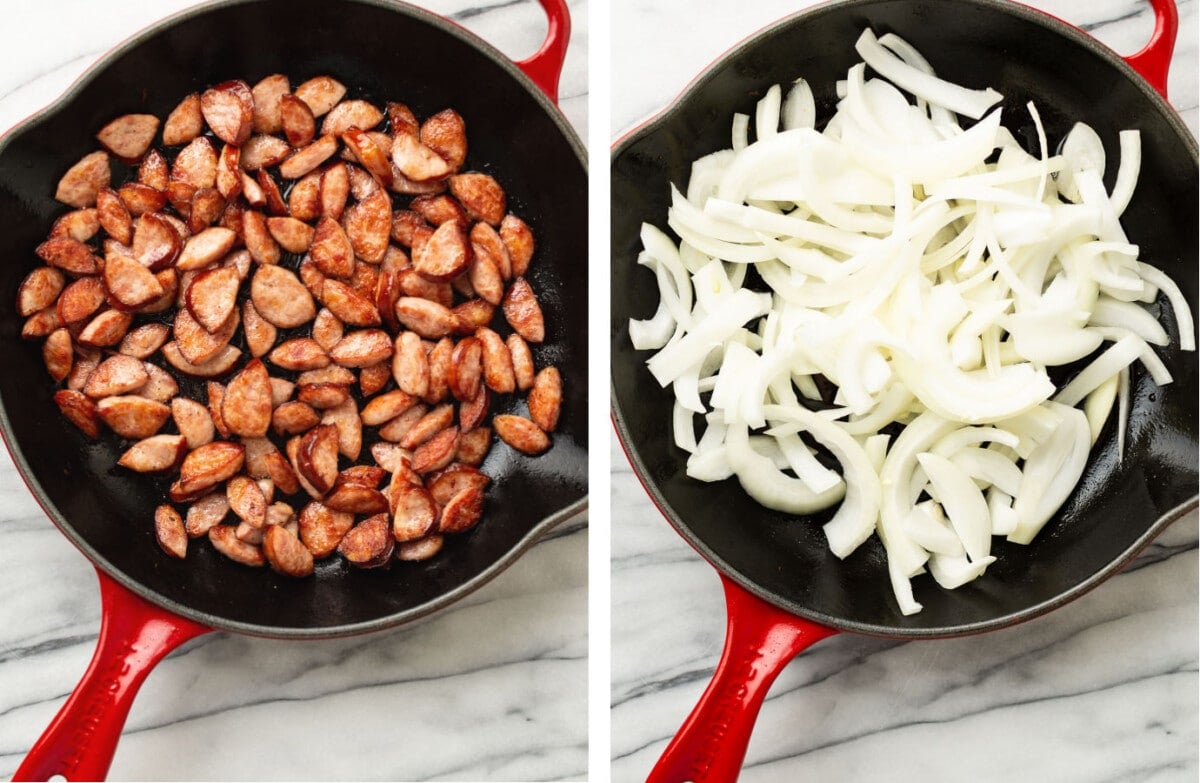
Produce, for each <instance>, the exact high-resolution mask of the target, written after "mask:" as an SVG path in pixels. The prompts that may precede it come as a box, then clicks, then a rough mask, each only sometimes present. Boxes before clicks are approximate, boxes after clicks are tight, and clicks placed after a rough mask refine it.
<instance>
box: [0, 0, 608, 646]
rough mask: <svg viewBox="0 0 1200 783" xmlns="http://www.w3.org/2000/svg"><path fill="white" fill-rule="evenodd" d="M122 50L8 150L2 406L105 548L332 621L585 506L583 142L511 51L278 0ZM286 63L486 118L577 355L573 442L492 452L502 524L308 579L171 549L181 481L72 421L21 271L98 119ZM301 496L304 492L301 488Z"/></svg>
mask: <svg viewBox="0 0 1200 783" xmlns="http://www.w3.org/2000/svg"><path fill="white" fill-rule="evenodd" d="M112 57H113V59H112V60H111V61H109V62H108V64H107V65H106V66H104V67H103V68H101V69H100V70H98V71H97V72H94V73H93V74H91V75H90V76H89V77H88V83H86V84H85V85H83V86H82V87H80V88H77V89H75V91H74V92H73V93H72V94H71V95H69V96H68V97H67V99H66V101H65V102H64V103H62V104H59V105H57V106H56V107H55V108H54V109H52V110H51V111H50V112H48V113H47V114H45V115H43V116H41V117H39V118H37V119H36V120H35V121H34V122H33V123H32V124H30V125H26V126H24V127H23V128H22V129H21V130H20V132H19V133H18V134H14V136H13V137H12V138H10V139H9V140H8V143H7V146H6V147H5V148H4V149H3V151H2V152H0V225H2V226H3V230H2V231H0V237H2V239H0V248H3V254H4V256H5V257H6V258H7V259H8V261H7V263H5V264H4V265H3V268H2V269H0V302H2V303H3V305H2V306H0V346H2V347H0V356H2V357H3V362H4V366H5V371H4V373H2V374H0V400H2V401H3V408H2V413H3V424H4V427H5V430H6V437H7V438H8V441H9V443H10V445H11V446H13V447H14V448H13V451H14V455H15V457H16V460H17V464H18V466H19V467H20V468H21V469H22V471H23V472H24V474H25V476H26V478H27V480H28V481H29V484H30V486H31V488H32V489H33V491H34V492H35V494H37V495H38V496H39V500H40V501H41V502H42V505H43V506H44V507H45V508H46V509H47V511H48V512H49V513H50V514H51V516H52V518H53V519H54V521H55V522H56V523H57V524H58V526H59V527H60V528H62V529H63V531H64V532H65V533H67V535H68V536H70V537H71V539H72V540H73V541H74V542H75V543H76V544H77V545H79V546H80V547H81V548H82V549H83V550H84V552H85V553H86V554H87V555H88V556H89V557H91V558H92V559H93V560H95V561H96V562H98V563H99V564H100V565H101V566H102V567H104V568H105V570H107V571H109V572H110V573H111V574H113V575H114V576H116V577H117V579H118V580H119V581H121V582H122V583H124V584H126V586H129V587H132V588H133V589H134V590H135V591H137V592H139V593H141V594H143V595H144V596H146V597H149V598H151V599H152V600H154V601H155V602H157V603H159V604H161V605H164V606H166V607H167V608H170V609H173V610H175V611H177V612H180V613H182V614H185V615H187V616H189V617H191V618H193V619H196V620H199V621H201V622H204V623H207V624H211V625H215V626H217V627H221V628H225V629H229V630H238V631H244V632H248V633H256V634H265V635H277V636H328V635H335V634H345V633H352V632H358V631H365V630H371V629H374V628H381V627H386V626H389V625H395V624H397V623H399V622H403V621H407V620H410V619H415V618H417V617H420V616H423V615H425V614H427V613H429V612H431V611H433V610H434V609H437V608H439V607H441V606H443V605H445V604H446V603H449V602H450V601H452V600H454V599H455V598H457V597H458V596H461V595H462V594H463V593H465V592H467V591H469V590H470V589H472V588H473V587H475V586H478V585H479V584H481V583H482V582H483V581H486V579H487V578H489V577H490V576H492V575H494V574H495V573H496V572H498V571H499V570H500V569H502V568H503V567H504V566H505V565H507V564H508V563H510V562H511V561H512V560H513V559H515V557H516V556H517V555H518V554H519V553H520V552H521V551H523V550H524V549H525V548H526V547H527V546H528V545H529V544H530V543H531V542H532V541H533V540H534V539H536V538H537V536H538V535H539V534H540V533H542V532H543V531H544V530H546V529H548V527H549V526H550V525H551V524H553V523H554V522H557V521H560V520H561V519H562V518H564V517H565V516H567V515H569V514H570V513H572V512H575V511H577V510H579V509H580V508H581V507H582V506H583V504H584V502H585V500H584V499H585V497H586V494H587V416H586V414H587V398H586V388H587V352H586V330H587V309H588V308H587V289H586V286H585V277H584V275H583V274H582V273H581V272H580V270H581V269H582V266H581V264H582V263H583V260H584V259H585V258H586V257H587V202H586V198H587V190H586V170H585V160H584V152H583V150H582V146H581V145H580V144H579V142H578V140H577V139H576V138H575V137H574V135H573V132H572V131H571V130H570V128H569V126H568V125H567V124H566V121H565V119H563V118H562V116H561V115H560V114H559V113H558V111H557V110H556V109H555V108H554V107H553V105H552V104H550V102H549V101H548V100H547V99H546V98H545V97H544V96H542V95H541V93H540V92H539V91H538V90H537V88H536V87H534V86H533V84H532V83H531V82H529V81H528V80H526V79H524V77H523V76H521V75H520V72H519V71H517V70H516V68H515V67H514V66H513V65H512V64H511V63H509V62H508V60H506V59H505V58H504V56H503V55H502V54H500V53H499V52H497V51H495V50H494V49H491V48H490V47H486V46H481V45H480V44H479V43H478V41H477V40H476V39H474V38H473V37H470V36H469V34H467V33H464V32H462V31H461V30H460V29H459V28H457V27H455V26H454V25H452V24H450V23H448V22H446V21H444V20H442V19H439V18H438V17H435V16H433V15H431V14H428V13H426V12H423V11H420V10H419V9H414V8H411V7H408V6H399V5H397V4H395V3H388V2H381V1H379V0H367V1H366V2H362V1H358V2H352V1H350V0H337V1H336V2H333V1H331V0H295V1H292V2H285V1H284V0H272V1H270V2H242V3H223V4H218V5H216V6H215V7H207V8H205V9H202V10H201V11H199V12H193V13H189V14H187V15H186V16H185V17H184V18H181V19H179V20H176V21H174V22H172V23H171V24H170V25H169V26H167V27H166V29H162V30H161V31H159V32H155V33H152V34H149V35H144V36H141V37H139V39H137V40H134V41H131V42H129V43H128V44H126V45H125V46H123V47H122V49H120V50H118V51H117V52H114V54H113V55H112ZM276 72H279V73H285V74H287V75H289V77H290V78H291V79H292V84H294V85H295V84H299V83H300V81H303V80H304V79H307V78H309V77H311V76H314V75H317V74H322V73H327V74H330V75H333V76H335V77H336V78H338V79H339V80H341V81H342V82H343V83H345V84H346V85H348V86H350V88H351V95H352V97H354V96H362V97H370V98H372V99H374V100H376V101H383V100H401V101H404V102H406V103H407V104H408V105H409V106H410V107H412V109H413V110H414V112H415V113H416V114H417V116H418V117H425V116H428V115H430V114H432V113H434V112H436V111H439V110H441V109H443V108H445V107H447V106H450V107H453V108H455V109H456V110H457V111H458V112H459V113H460V114H461V115H463V117H464V118H465V119H466V122H467V128H468V140H469V157H468V159H467V164H466V166H465V168H466V169H472V168H473V169H477V170H483V171H487V172H489V173H492V174H494V175H495V176H496V177H497V179H499V180H500V182H501V183H502V184H503V185H504V187H505V188H506V190H507V194H508V200H509V205H510V209H511V210H512V211H513V212H515V213H517V214H519V215H521V216H522V217H524V218H525V219H526V220H527V221H528V222H529V224H530V225H531V227H532V229H533V231H534V234H535V236H536V238H537V240H538V249H537V253H536V255H535V257H534V262H533V265H532V266H531V269H530V278H531V281H532V283H533V285H534V287H535V289H536V290H537V291H538V292H539V295H540V298H541V303H542V307H543V309H544V311H545V316H546V323H547V338H546V342H545V344H544V345H542V346H540V347H537V348H536V349H535V352H534V355H535V361H536V362H537V364H538V366H539V367H540V366H542V365H543V364H555V365H556V366H558V367H559V369H560V371H561V372H562V374H563V378H564V387H565V391H564V393H565V399H564V403H563V412H562V422H561V424H560V430H559V432H558V433H557V434H556V435H555V445H554V447H553V449H552V450H551V451H549V452H548V453H546V454H544V455H542V456H540V457H537V458H534V459H531V458H527V457H522V456H520V455H518V454H516V453H515V452H513V451H512V450H511V449H509V448H508V447H506V446H504V445H503V444H500V445H498V446H496V447H494V448H493V449H492V453H491V454H490V455H489V457H488V460H487V462H486V464H485V466H484V469H485V470H486V471H487V472H488V473H489V474H490V475H491V476H492V477H493V478H494V482H493V484H492V486H491V488H490V489H489V493H488V500H487V505H486V507H485V519H484V521H483V523H481V524H480V525H479V527H477V528H476V529H475V530H474V531H472V532H471V533H469V534H466V535H464V536H459V537H451V538H450V540H449V541H448V543H447V546H446V548H445V549H444V550H443V552H442V553H441V554H440V555H439V556H438V557H436V558H434V559H432V560H429V561H426V562H424V563H394V564H393V565H392V566H391V567H390V568H389V569H386V570H379V571H368V572H364V571H361V570H358V569H352V568H349V567H347V566H345V565H344V564H342V563H341V562H340V558H335V559H333V560H331V561H327V563H326V565H324V566H323V567H319V573H318V577H317V578H315V579H308V580H299V581H293V580H287V579H284V578H282V577H279V576H276V575H275V574H274V573H272V572H270V571H269V570H267V569H250V568H245V567H243V566H239V565H235V564H233V563H232V562H231V561H228V560H226V559H225V558H223V557H222V556H220V555H217V554H216V553H215V552H213V551H212V550H211V548H210V547H209V546H208V544H207V542H200V543H197V542H194V543H193V544H192V546H191V548H190V549H191V551H190V553H189V555H188V557H187V559H186V560H185V561H183V562H176V561H173V560H171V559H170V558H167V557H165V556H163V554H162V553H161V551H159V550H158V548H157V545H156V543H155V540H154V535H153V525H152V523H151V522H150V520H151V519H152V517H153V512H154V508H155V506H156V505H158V504H159V503H161V502H162V501H163V499H164V497H165V487H166V482H165V481H151V480H147V479H146V478H145V477H138V476H136V475H131V474H129V473H128V472H127V471H124V470H121V469H119V468H116V467H115V464H114V463H115V462H116V459H117V457H118V456H119V455H120V453H121V450H122V448H123V447H122V445H121V443H120V441H119V440H117V439H116V438H115V437H113V436H107V437H105V438H104V439H103V440H102V441H101V442H99V443H92V442H90V441H88V440H87V439H86V438H85V437H84V436H82V435H81V433H79V432H78V431H77V430H75V429H74V428H73V427H72V426H71V425H70V424H68V423H67V422H66V421H65V420H64V419H63V418H62V416H60V415H59V413H58V412H57V409H56V407H55V405H54V403H53V401H52V400H51V395H52V393H53V387H52V385H51V381H50V379H49V377H48V376H47V375H46V371H45V369H44V367H43V366H42V362H41V358H40V341H38V342H37V343H31V342H24V341H22V340H21V339H20V337H19V334H20V329H21V324H22V321H21V319H20V318H19V317H18V316H17V315H16V313H15V310H14V308H13V302H14V301H15V296H16V290H17V286H18V284H19V283H20V281H21V279H22V278H23V277H24V275H25V274H26V273H27V272H28V271H29V270H30V269H32V268H33V266H34V265H35V264H36V263H37V259H36V257H35V256H34V255H33V249H34V247H36V245H37V244H38V242H40V241H41V240H42V239H44V237H45V235H46V232H47V230H48V229H49V227H50V223H51V222H52V220H53V219H54V218H55V217H56V216H57V215H59V214H61V213H62V212H65V211H66V210H67V208H66V207H64V206H63V205H62V204H59V203H57V202H55V201H54V200H53V199H52V195H53V192H54V186H55V183H57V181H58V178H59V177H60V176H61V175H62V173H63V172H64V171H65V170H66V169H67V167H68V166H70V165H71V164H72V163H74V162H75V161H76V160H78V159H79V158H80V157H82V156H83V155H84V154H86V153H88V152H90V151H92V150H93V149H96V148H97V146H98V145H97V144H96V142H95V141H94V140H93V138H92V136H93V134H94V133H95V132H96V131H97V130H99V128H100V127H102V126H103V124H104V123H105V122H107V121H108V120H110V119H112V118H113V117H116V116H118V115H120V114H123V113H126V112H149V113H152V114H155V115H157V116H159V117H165V116H166V115H167V113H168V112H170V110H171V109H172V108H173V107H174V106H175V104H176V103H177V102H178V101H179V100H180V99H181V98H182V97H183V96H184V95H186V94H188V93H189V92H193V91H196V90H202V89H204V88H205V87H206V86H208V85H211V84H215V83H218V82H221V81H224V80H227V79H235V78H241V79H244V80H246V81H248V82H249V83H251V84H253V83H254V82H255V81H257V80H258V79H260V78H262V77H263V76H266V75H268V74H271V73H276ZM404 203H405V197H402V196H397V197H396V198H395V206H397V207H399V206H401V205H402V204H404ZM293 263H294V260H293ZM497 320H498V321H502V320H503V319H502V318H499V317H498V319H497ZM497 328H498V329H500V328H501V327H499V326H497ZM504 333H507V332H504ZM199 399H201V400H202V401H203V400H204V397H203V396H200V397H199ZM518 406H523V403H517V402H516V400H515V398H510V397H507V396H505V397H499V396H498V397H497V398H496V400H495V402H494V409H495V410H497V411H502V410H508V409H518ZM520 409H521V410H523V407H521V408H520ZM368 459H369V455H368ZM295 500H296V501H297V502H296V503H295V505H296V508H297V509H299V508H300V506H301V505H302V502H301V501H299V498H296V499H295ZM48 576H49V575H48Z"/></svg>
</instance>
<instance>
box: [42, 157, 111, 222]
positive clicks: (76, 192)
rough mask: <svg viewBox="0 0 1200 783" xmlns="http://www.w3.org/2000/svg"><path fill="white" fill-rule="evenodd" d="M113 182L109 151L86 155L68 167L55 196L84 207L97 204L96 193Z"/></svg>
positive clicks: (62, 200) (60, 199) (59, 182)
mask: <svg viewBox="0 0 1200 783" xmlns="http://www.w3.org/2000/svg"><path fill="white" fill-rule="evenodd" d="M111 182H112V168H111V166H110V165H109V162H108V153H107V152H93V153H91V154H89V155H84V156H83V157H82V158H80V160H79V162H78V163H76V164H75V165H74V166H72V167H71V168H69V169H67V173H66V174H63V176H62V179H60V180H59V181H58V189H57V190H55V192H54V198H55V199H57V200H58V201H61V202H62V203H64V204H70V205H71V206H73V207H76V208H79V209H82V208H84V207H94V206H96V194H97V193H99V192H100V190H101V189H102V188H107V187H108V186H109V184H111Z"/></svg>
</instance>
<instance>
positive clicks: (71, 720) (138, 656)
mask: <svg viewBox="0 0 1200 783" xmlns="http://www.w3.org/2000/svg"><path fill="white" fill-rule="evenodd" d="M96 573H97V575H98V576H99V577H100V604H101V615H100V639H99V642H98V643H97V644H96V653H95V655H93V656H92V662H91V664H89V665H88V668H87V671H86V672H84V675H83V679H81V680H80V681H79V684H78V685H77V686H75V690H74V691H73V692H72V693H71V695H70V696H69V697H68V698H67V701H66V703H65V704H63V706H62V709H60V710H59V711H58V714H57V715H55V716H54V720H53V721H52V722H51V723H50V726H49V727H48V728H47V729H46V731H45V732H44V733H43V734H42V736H41V737H39V738H38V741H37V742H36V743H35V744H34V746H33V749H32V750H30V751H29V755H27V756H26V757H25V760H24V761H23V762H21V766H20V767H18V768H17V772H16V774H15V775H14V776H13V780H49V779H50V778H51V777H52V776H54V775H62V776H64V777H66V779H67V780H104V778H105V776H106V775H107V774H108V768H109V766H110V765H111V764H112V759H113V753H114V752H115V751H116V749H117V741H118V740H119V739H120V738H121V729H122V728H123V727H124V726H125V718H126V717H128V715H129V708H130V707H131V706H133V698H134V696H136V695H137V692H138V688H139V687H141V684H142V681H143V680H145V679H146V675H148V674H149V673H150V670H151V669H152V668H154V665H155V664H156V663H158V662H159V661H160V660H162V658H163V657H164V656H166V654H167V653H169V652H171V650H174V649H175V648H176V647H178V646H179V645H181V644H183V643H184V642H186V641H187V640H188V639H191V638H193V637H196V636H199V635H200V634H204V633H208V632H209V631H211V630H212V629H211V628H207V627H205V626H203V625H200V624H198V623H194V622H192V621H191V620H185V619H184V618H182V617H178V616H176V615H173V614H171V613H170V612H167V611H166V610H164V609H160V608H158V607H157V606H154V605H153V604H151V603H149V602H147V601H145V600H144V599H142V598H140V597H138V596H136V595H134V594H133V593H132V592H130V591H129V590H127V589H126V588H124V587H122V586H121V585H119V584H117V583H116V582H115V581H113V580H112V579H111V578H110V577H108V576H107V575H105V574H104V573H102V572H101V571H100V570H99V569H97V571H96Z"/></svg>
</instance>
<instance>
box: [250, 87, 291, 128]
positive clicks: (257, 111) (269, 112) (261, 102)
mask: <svg viewBox="0 0 1200 783" xmlns="http://www.w3.org/2000/svg"><path fill="white" fill-rule="evenodd" d="M291 91H292V85H291V83H290V82H289V81H288V77H287V76H285V75H283V74H281V73H275V74H271V75H270V76H267V77H264V78H263V79H262V80H260V81H259V82H258V84H256V85H254V87H252V88H251V89H250V93H251V95H253V97H254V132H255V133H278V132H279V130H280V128H281V127H282V125H281V124H280V120H279V101H280V99H281V98H283V96H285V95H287V94H288V93H290V92H291Z"/></svg>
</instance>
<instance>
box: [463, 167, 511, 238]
mask: <svg viewBox="0 0 1200 783" xmlns="http://www.w3.org/2000/svg"><path fill="white" fill-rule="evenodd" d="M450 192H451V193H453V194H454V197H455V198H456V199H458V201H459V203H461V204H462V205H463V208H464V209H466V210H467V214H468V215H470V216H471V218H472V219H473V220H482V221H483V222H485V223H490V224H491V225H493V226H498V225H500V221H502V220H503V219H504V212H505V209H506V204H507V202H506V200H505V197H504V189H503V188H501V187H500V183H499V182H497V181H496V180H495V178H493V177H492V176H491V175H489V174H483V173H482V172H478V171H471V172H468V173H466V174H455V175H454V176H453V177H451V178H450Z"/></svg>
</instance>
